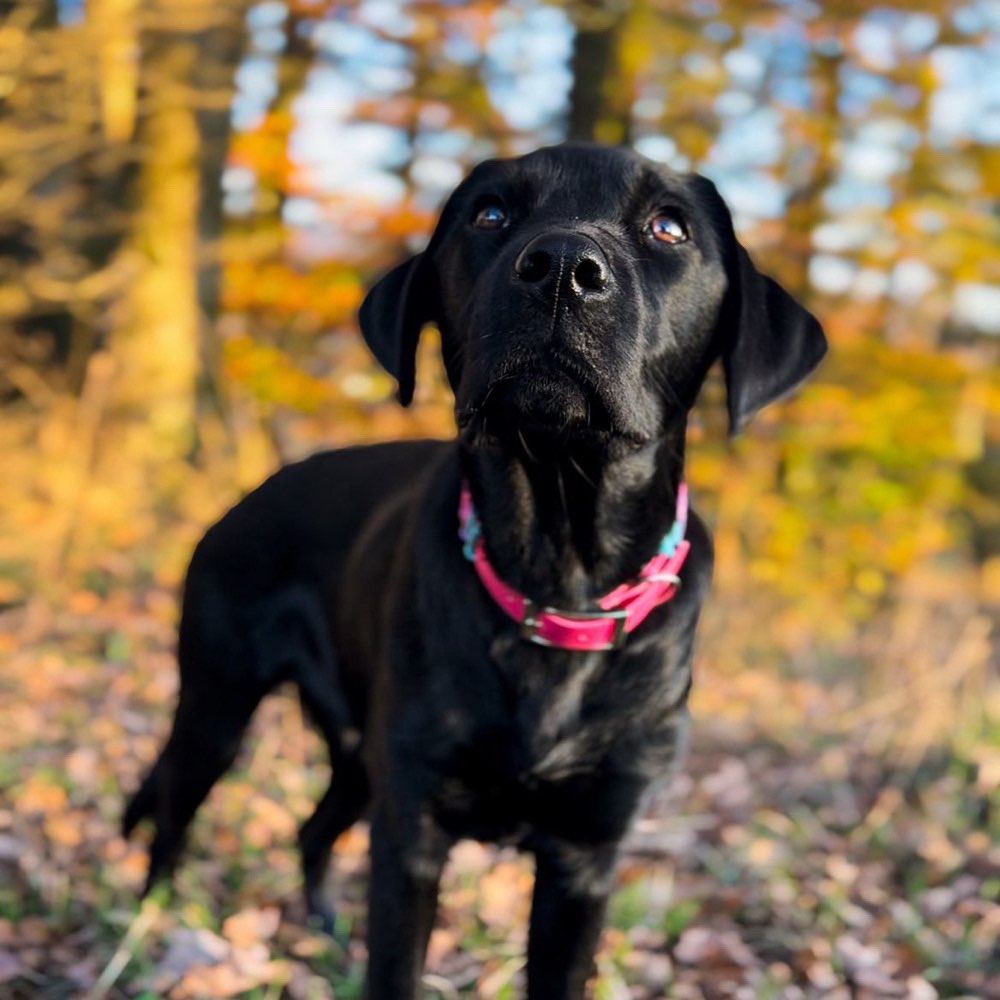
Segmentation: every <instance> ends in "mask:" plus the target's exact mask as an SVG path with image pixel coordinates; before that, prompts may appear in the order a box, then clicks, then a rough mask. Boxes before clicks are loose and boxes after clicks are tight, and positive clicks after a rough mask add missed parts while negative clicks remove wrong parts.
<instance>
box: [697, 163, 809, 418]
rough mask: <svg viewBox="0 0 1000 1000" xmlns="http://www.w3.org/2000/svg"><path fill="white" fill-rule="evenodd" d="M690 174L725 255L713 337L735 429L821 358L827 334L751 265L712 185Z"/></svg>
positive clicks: (797, 381) (793, 386)
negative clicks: (723, 291)
mask: <svg viewBox="0 0 1000 1000" xmlns="http://www.w3.org/2000/svg"><path fill="white" fill-rule="evenodd" d="M689 178H690V179H691V180H692V181H693V182H694V187H695V191H696V193H697V196H698V198H699V200H700V201H701V202H702V204H704V205H705V206H706V207H707V209H708V212H709V214H710V216H711V219H712V222H713V225H714V228H715V230H716V233H717V235H718V237H719V240H720V243H721V246H720V249H721V252H722V255H723V258H724V260H725V267H726V277H727V280H728V289H727V291H726V295H725V299H724V300H723V303H722V309H721V312H720V315H719V323H718V338H719V339H718V340H717V342H716V343H717V345H718V350H719V353H720V354H721V356H722V367H723V370H724V372H725V376H726V396H727V400H728V406H729V432H730V434H738V433H739V432H740V431H741V430H742V429H743V428H744V427H745V426H746V424H747V422H748V421H749V420H750V418H751V417H753V415H754V414H755V413H756V412H757V411H758V410H759V409H760V408H761V407H763V406H766V405H767V404H768V403H773V402H774V401H775V400H776V399H778V398H779V397H781V396H783V395H784V394H785V393H786V392H790V391H791V390H792V389H794V388H795V386H797V385H798V384H799V383H800V382H801V381H802V380H803V379H804V378H805V377H806V376H807V375H808V374H809V373H810V372H811V371H812V370H813V369H814V368H815V367H816V366H817V365H818V364H819V363H820V361H821V360H822V358H823V355H824V354H826V337H825V336H824V334H823V329H822V327H821V326H820V325H819V323H818V321H817V320H816V317H815V316H813V315H812V313H810V312H809V311H808V310H807V309H806V308H805V307H804V306H802V305H800V304H799V303H798V302H797V301H796V300H795V299H794V298H792V296H791V295H789V294H788V292H786V291H785V290H784V288H782V287H781V285H779V284H778V283H777V282H776V281H775V280H774V279H772V278H768V277H767V276H766V275H763V274H761V273H760V271H758V270H757V268H756V267H755V266H754V263H753V261H752V260H751V259H750V255H749V254H748V253H747V252H746V250H745V249H744V248H743V246H742V245H741V244H740V242H739V241H738V240H737V239H736V233H735V232H734V230H733V220H732V216H731V215H730V214H729V208H728V207H727V206H726V203H725V202H724V201H723V199H722V196H721V195H720V194H719V192H718V189H717V188H716V187H715V185H714V184H713V183H712V182H711V181H710V180H709V179H708V178H707V177H702V176H700V175H699V174H690V175H689Z"/></svg>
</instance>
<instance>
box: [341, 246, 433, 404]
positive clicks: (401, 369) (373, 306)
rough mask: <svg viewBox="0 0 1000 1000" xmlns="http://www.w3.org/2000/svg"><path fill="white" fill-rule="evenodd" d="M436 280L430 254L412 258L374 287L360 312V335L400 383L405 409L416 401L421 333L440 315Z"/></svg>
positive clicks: (366, 297)
mask: <svg viewBox="0 0 1000 1000" xmlns="http://www.w3.org/2000/svg"><path fill="white" fill-rule="evenodd" d="M433 279H434V275H433V273H432V267H431V265H430V264H429V263H428V258H427V251H424V253H419V254H417V255H416V256H414V257H410V258H409V259H408V260H405V261H404V262H403V263H402V264H399V265H398V266H397V267H394V268H393V269H392V270H391V271H390V272H389V273H388V274H386V275H385V276H384V277H383V278H381V279H380V280H379V281H378V282H377V283H376V284H375V285H374V286H373V287H372V288H371V290H370V291H369V292H368V294H367V295H366V296H365V300H364V302H362V303H361V309H360V311H359V313H358V320H359V322H360V325H361V334H362V336H363V337H364V338H365V342H366V343H367V344H368V346H369V347H370V348H371V351H372V354H374V355H375V357H376V359H377V360H378V362H379V364H380V365H381V366H382V367H383V368H384V369H385V370H386V371H387V372H388V373H389V374H390V375H391V376H392V377H393V378H394V379H395V380H396V382H397V383H398V385H399V389H398V392H397V398H398V399H399V402H400V403H401V404H402V405H403V406H409V405H410V402H411V401H412V400H413V385H414V379H415V376H416V364H417V341H418V340H419V339H420V331H421V329H422V328H423V325H424V324H425V323H429V322H431V321H432V320H433V319H435V314H436V312H437V310H436V308H435V306H434V302H435V301H436V293H435V290H434V280H433Z"/></svg>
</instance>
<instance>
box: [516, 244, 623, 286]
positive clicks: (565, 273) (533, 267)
mask: <svg viewBox="0 0 1000 1000" xmlns="http://www.w3.org/2000/svg"><path fill="white" fill-rule="evenodd" d="M514 273H515V274H516V275H517V276H518V278H520V279H521V281H527V282H529V283H530V284H532V285H536V286H537V287H538V288H540V289H545V290H549V289H551V290H553V291H554V290H555V289H556V288H557V287H561V288H562V289H563V290H564V291H567V292H569V293H570V294H571V295H574V296H576V297H578V298H581V299H583V298H587V297H588V296H592V295H596V294H599V293H600V292H603V291H604V290H605V289H606V288H607V287H608V284H609V282H610V280H611V271H610V268H609V267H608V262H607V258H605V256H604V253H603V251H602V250H601V248H600V247H599V246H598V245H597V244H596V243H595V242H594V241H593V240H592V239H590V238H589V237H587V236H583V235H580V234H578V233H543V234H542V235H541V236H536V237H535V238H534V239H533V240H531V241H530V242H529V243H528V244H527V245H526V246H525V247H524V249H522V250H521V252H520V253H519V254H518V255H517V260H515V261H514Z"/></svg>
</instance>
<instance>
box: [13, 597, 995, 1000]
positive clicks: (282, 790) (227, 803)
mask: <svg viewBox="0 0 1000 1000" xmlns="http://www.w3.org/2000/svg"><path fill="white" fill-rule="evenodd" d="M173 595H174V589H173V587H171V586H167V585H164V584H161V583H157V582H156V581H155V579H151V580H150V581H149V582H147V583H146V584H145V585H143V586H139V587H129V588H113V589H108V588H102V587H101V586H100V585H97V584H95V585H93V586H91V587H86V586H84V587H81V588H80V589H78V590H76V591H74V592H73V594H72V596H71V597H70V598H69V600H68V601H67V602H65V604H64V605H62V606H59V607H56V606H53V605H52V604H49V603H46V601H45V600H43V599H41V598H38V599H32V600H20V601H17V602H14V603H13V604H12V605H11V606H10V607H9V608H8V609H7V610H6V612H5V613H4V614H3V615H2V616H0V997H4V998H10V1000H15V998H29V997H30V998H45V1000H54V998H62V997H73V996H81V995H88V996H91V997H97V996H112V997H124V996H129V997H144V998H154V997H169V998H184V997H191V998H201V997H222V996H246V997H259V998H262V1000H264V998H279V997H291V998H295V1000H300V998H301V1000H306V998H317V1000H318V998H329V997H335V998H337V1000H351V998H355V997H358V996H359V989H360V982H361V977H362V973H363V968H364V944H363V934H364V923H365V911H364V903H363V901H364V896H365V881H366V867H367V861H366V856H365V848H366V838H365V833H364V830H363V829H361V828H358V829H356V830H354V831H352V832H351V833H350V834H348V835H346V836H345V837H344V838H342V839H341V841H340V842H339V843H338V845H337V848H336V870H337V873H338V877H337V881H336V885H335V887H334V896H335V899H336V902H337V907H338V912H339V917H338V924H337V928H336V935H335V937H334V938H332V939H331V938H329V937H327V936H325V935H323V934H320V933H316V932H313V931H310V930H308V929H306V928H305V927H303V924H302V910H301V904H300V902H299V896H298V893H299V877H298V873H297V867H296V865H297V859H296V855H295V851H294V841H295V831H296V826H297V824H298V823H299V822H300V821H301V820H302V819H303V818H304V817H305V816H306V815H308V813H309V811H310V807H311V803H312V802H313V801H314V800H315V799H316V798H317V796H318V794H319V793H320V791H321V790H322V788H323V787H324V782H325V780H326V770H325V764H324V763H323V756H322V753H321V748H320V744H319V741H318V740H317V738H316V737H315V735H314V734H312V733H310V732H309V731H308V729H307V728H306V727H305V726H304V725H303V722H302V718H301V713H300V710H299V707H298V704H297V702H296V700H295V698H294V697H293V696H292V695H291V693H290V692H282V693H279V694H278V695H276V696H275V697H273V698H271V699H270V700H269V701H268V702H267V703H266V704H265V705H264V706H263V707H262V709H261V711H260V712H259V714H258V717H257V718H256V720H255V722H254V725H253V728H252V731H251V734H250V737H249V739H248V741H247V745H246V747H245V748H244V752H243V755H242V757H241V759H240V762H239V764H238V766H237V768H236V769H235V770H234V771H233V773H232V774H231V775H230V776H229V777H228V778H227V779H226V780H225V781H224V782H223V783H222V784H220V785H219V786H217V788H216V789H215V791H214V792H213V794H212V796H211V797H210V799H209V801H208V802H207V804H206V805H205V806H204V807H203V809H202V811H201V812H200V813H199V816H198V818H197V820H196V822H195V824H194V827H193V830H192V836H191V843H190V850H189V852H188V854H187V858H186V861H185V863H184V864H183V866H182V867H181V869H180V871H179V873H178V875H177V878H176V882H175V890H174V893H173V895H172V896H170V897H169V898H168V897H167V894H166V893H161V894H160V895H158V896H157V897H156V899H155V900H154V901H153V902H152V903H148V904H147V905H146V906H145V907H144V908H143V909H141V910H140V907H139V903H138V900H137V890H138V888H139V887H140V885H141V882H142V878H143V873H144V859H145V855H144V842H142V840H141V838H140V839H139V840H137V841H136V842H135V843H132V844H126V843H125V842H124V841H122V840H121V839H120V837H119V836H118V834H117V828H118V824H119V818H120V814H121V809H122V801H123V796H124V795H125V793H126V792H128V791H130V790H132V789H134V788H135V786H136V784H137V782H138V780H139V778H140V775H141V773H142V772H143V770H144V768H145V767H146V766H148V764H149V763H150V761H151V760H152V759H153V757H154V756H155V754H156V752H157V750H158V748H159V746H160V744H161V742H162V739H163V737H164V735H165V731H166V728H167V725H168V723H169V718H170V714H171V710H172V707H173V699H174V694H175V690H176V679H175V665H174V661H173V655H172V644H173V635H174V625H175V618H176V604H175V600H174V596H173ZM695 691H696V694H695V698H694V733H695V736H694V741H693V746H692V749H691V752H690V755H689V759H688V764H687V767H686V770H685V772H684V774H683V775H682V776H681V777H680V778H678V779H677V780H675V781H674V783H673V784H672V785H671V786H670V787H668V788H665V789H663V790H661V791H660V792H659V793H658V794H657V796H656V797H655V798H654V800H653V801H652V802H651V803H650V806H649V809H648V811H647V813H646V814H645V815H644V816H643V817H642V819H641V820H640V822H639V823H638V824H637V826H636V829H635V831H634V834H633V836H632V837H631V839H630V841H629V844H628V849H627V851H626V852H625V856H624V859H623V863H622V866H621V870H620V877H619V888H618V891H617V893H616V895H615V896H614V899H613V901H612V903H611V907H610V913H609V919H608V926H607V930H606V932H605V934H604V937H603V941H602V945H601V949H600V954H599V960H598V968H599V973H598V978H597V980H596V986H595V991H596V992H595V995H596V997H597V998H599V1000H618V998H623V1000H624V998H633V1000H650V998H654V997H675V998H701V997H704V998H716V997H718V998H722V997H739V998H743V997H746V998H772V997H773V998H777V997H787V998H796V997H827V998H840V997H843V998H877V997H907V998H910V1000H929V998H933V997H935V996H941V997H970V998H971V997H977V998H985V997H988V996H998V995H1000V969H998V967H997V966H996V965H995V964H994V965H991V964H990V963H991V961H992V960H993V959H994V956H992V955H991V949H993V948H994V947H995V942H996V940H997V938H998V935H1000V909H998V908H997V906H996V903H995V901H996V899H997V897H998V894H1000V876H998V862H1000V854H998V850H997V847H996V840H995V839H993V840H991V838H990V835H989V833H988V829H989V826H988V823H989V819H990V817H989V801H988V798H989V793H990V792H991V790H992V788H993V787H994V786H995V785H996V777H997V776H996V774H990V773H989V768H985V767H983V766H982V765H981V764H977V763H973V762H972V761H969V760H965V759H963V756H962V754H961V753H959V752H958V751H956V750H954V749H947V748H940V747H928V748H924V749H923V750H922V752H921V753H920V754H919V755H917V756H916V757H914V756H913V755H906V754H898V753H893V752H892V751H891V748H887V747H886V746H885V745H882V744H879V743H878V742H877V741H875V742H874V743H873V740H872V736H871V730H870V729H869V728H867V727H866V726H865V725H863V722H864V720H863V719H862V718H858V719H857V725H852V724H851V723H850V722H848V723H846V724H845V722H844V720H845V718H846V719H850V718H851V715H850V713H845V712H843V711H839V710H837V698H838V697H839V694H838V689H837V687H836V685H829V684H828V685H826V686H824V685H822V684H820V683H819V682H816V683H806V682H803V681H791V680H788V679H785V680H782V679H781V678H779V677H777V676H770V675H768V674H766V673H765V674H760V675H755V676H754V677H753V678H747V677H733V676H727V675H725V674H722V673H718V672H716V671H715V670H714V669H713V666H712V664H711V663H706V662H702V663H700V664H699V671H698V677H697V680H696V688H695ZM734 705H737V706H738V707H739V710H738V711H734V710H732V709H733V706H734ZM748 705H749V706H750V710H749V711H748V710H747V706H748ZM768 705H771V706H774V711H773V712H771V711H769V710H768V708H767V706H768ZM772 716H773V718H772ZM779 717H780V719H781V720H782V723H781V725H778V724H777V723H776V722H775V721H774V720H775V719H778V718H779ZM789 717H791V718H792V719H793V720H798V722H797V723H796V724H791V725H790V724H788V722H787V719H788V718H789ZM834 720H836V721H835V722H834ZM530 886H531V864H530V860H529V859H527V858H524V857H520V856H518V855H516V854H515V853H512V852H509V851H500V852H497V851H495V850H494V849H492V848H488V847H484V846H481V845H478V844H473V843H462V844H460V845H459V846H458V847H457V848H456V849H455V851H454V853H453V856H452V860H451V863H450V866H449V870H448V872H447V875H446V878H445V883H444V889H443V893H442V900H441V909H440V914H439V919H438V925H437V929H436V930H435V932H434V935H433V938H432V941H431V948H430V955H429V960H428V972H427V975H426V979H425V986H426V990H427V995H428V996H438V997H442V998H451V997H458V996H478V997H485V998H506V997H515V996H518V995H521V983H522V981H523V959H522V955H523V948H524V931H525V921H526V916H527V909H528V899H529V893H530ZM88 991H89V992H88Z"/></svg>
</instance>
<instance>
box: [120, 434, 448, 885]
mask: <svg viewBox="0 0 1000 1000" xmlns="http://www.w3.org/2000/svg"><path fill="white" fill-rule="evenodd" d="M448 447H449V446H448V444H447V443H446V442H443V441H432V440H414V441H393V442H386V443H382V444H374V445H366V446H357V447H351V448H343V449H339V450H336V451H324V452H320V453H318V454H316V455H313V456H312V457H310V458H307V459H305V460H303V461H301V462H296V463H294V464H292V465H288V466H286V467H284V468H282V469H281V470H279V471H278V472H276V473H275V474H274V475H273V476H271V477H270V478H269V479H267V480H266V481H265V482H264V483H263V484H262V485H261V486H259V487H258V488H257V489H255V490H253V491H252V492H251V493H249V494H247V495H246V496H245V497H244V498H243V499H242V500H240V501H239V503H237V504H236V505H235V506H234V507H233V508H232V509H230V510H229V511H228V512H227V513H226V514H224V515H223V517H222V518H220V519H219V521H217V522H216V523H215V524H214V525H213V526H212V527H211V528H209V529H208V531H207V532H206V533H205V535H204V537H203V538H202V540H201V541H200V542H199V544H198V546H197V547H196V549H195V551H194V555H193V556H192V558H191V564H190V566H189V568H188V572H187V576H186V579H185V584H184V598H183V605H182V611H181V622H180V629H179V635H178V664H179V668H180V694H179V703H178V708H177V715H176V717H175V719H174V725H173V728H172V731H171V735H170V739H169V740H168V742H167V744H166V746H165V747H164V750H163V752H162V753H161V755H160V757H159V759H158V760H157V762H156V764H155V765H154V766H153V768H152V769H151V771H150V772H149V774H148V775H147V777H146V779H145V781H144V782H143V784H142V786H141V787H140V789H139V790H138V792H137V793H136V794H135V796H134V797H133V798H132V800H131V801H130V803H129V805H128V808H127V809H126V812H125V816H124V819H123V824H122V825H123V829H124V832H125V834H126V836H127V835H128V834H129V833H131V831H132V830H133V829H134V828H135V826H136V825H137V824H138V823H139V822H140V821H141V820H143V819H145V818H147V817H150V818H152V819H153V820H154V822H155V825H156V834H155V837H154V841H153V845H152V847H151V850H150V871H149V877H148V879H147V890H148V889H149V888H150V887H151V886H152V885H153V884H154V883H155V882H156V881H158V880H159V879H160V878H162V877H164V876H165V875H167V874H169V871H170V869H171V867H172V866H173V864H174V862H175V861H176V858H177V855H178V853H179V851H180V848H181V846H182V841H183V835H184V831H185V829H186V827H187V825H188V823H189V822H190V820H191V817H192V816H193V815H194V812H195V810H196V809H197V808H198V806H199V805H200V803H201V801H202V800H203V799H204V797H205V795H207V794H208V791H209V790H210V789H211V787H212V785H213V784H214V783H215V781H216V780H218V778H219V776H220V775H221V774H222V773H223V772H224V771H225V770H226V769H227V768H228V767H229V766H230V765H231V764H232V761H233V758H234V756H235V754H236V751H237V750H238V748H239V743H240V739H241V737H242V735H243V732H244V730H245V728H246V725H247V723H248V722H249V720H250V717H251V715H252V714H253V712H254V710H255V709H256V707H257V705H258V704H259V703H260V701H261V699H262V698H263V697H264V696H265V695H266V694H267V693H268V692H270V691H271V690H273V689H274V688H275V687H276V686H277V685H279V684H281V683H283V682H285V681H292V682H294V683H295V684H296V685H297V686H298V689H299V693H300V695H301V697H302V701H303V705H304V706H305V708H306V709H307V711H308V713H309V715H310V716H311V717H312V719H313V720H314V722H315V723H316V725H317V726H318V727H319V729H320V730H321V731H322V733H323V736H324V738H325V740H326V742H327V744H328V745H329V746H330V747H331V753H333V752H334V751H335V748H336V747H337V746H339V745H340V744H341V742H342V734H343V732H344V731H345V730H351V729H353V728H354V727H356V726H357V725H358V724H359V722H360V720H358V719H356V718H355V717H354V716H355V711H354V710H352V707H351V705H350V704H349V701H348V699H347V698H345V695H344V691H343V685H342V684H341V683H340V677H339V675H338V669H337V663H336V658H335V656H334V652H333V643H332V637H331V632H330V627H331V614H330V612H331V608H332V607H333V604H334V602H335V600H336V597H335V591H336V588H337V586H338V583H339V582H340V576H341V572H342V570H343V567H344V563H345V561H346V559H347V558H348V554H349V552H350V550H351V547H352V545H353V544H354V543H356V542H357V541H358V538H359V536H360V535H361V534H362V533H363V530H364V526H365V524H366V522H368V521H369V519H371V518H373V517H375V516H377V514H378V512H379V511H380V510H381V509H382V508H383V507H384V506H385V505H386V504H388V503H391V501H392V498H393V497H394V496H396V495H397V494H399V493H400V492H405V491H406V490H408V489H409V488H411V486H412V484H413V483H414V482H415V481H416V480H418V479H419V478H420V476H421V473H423V472H425V471H426V470H427V469H428V468H429V467H431V466H433V465H434V464H435V463H436V461H437V460H438V459H439V458H440V457H441V456H442V455H443V454H444V453H445V452H446V451H447V450H448Z"/></svg>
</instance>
